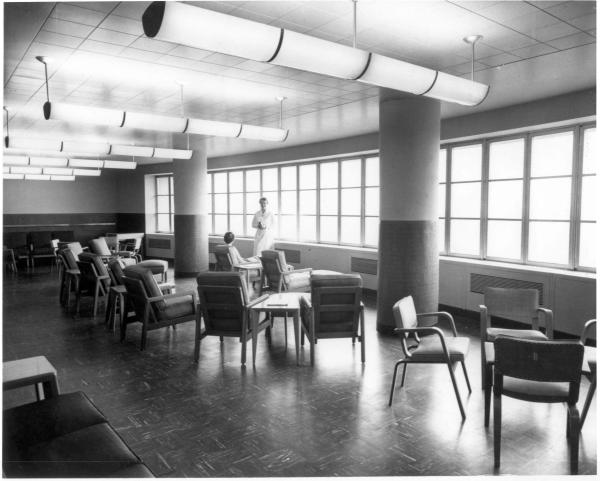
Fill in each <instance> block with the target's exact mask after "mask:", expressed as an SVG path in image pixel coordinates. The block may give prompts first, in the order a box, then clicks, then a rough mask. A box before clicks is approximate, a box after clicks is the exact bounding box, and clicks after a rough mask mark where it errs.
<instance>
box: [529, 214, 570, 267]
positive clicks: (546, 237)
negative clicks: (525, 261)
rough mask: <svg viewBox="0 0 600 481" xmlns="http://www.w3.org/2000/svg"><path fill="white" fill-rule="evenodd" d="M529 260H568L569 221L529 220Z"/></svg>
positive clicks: (555, 262)
mask: <svg viewBox="0 0 600 481" xmlns="http://www.w3.org/2000/svg"><path fill="white" fill-rule="evenodd" d="M529 260H530V261H534V262H546V263H551V264H567V263H568V262H569V223H568V222H530V223H529Z"/></svg>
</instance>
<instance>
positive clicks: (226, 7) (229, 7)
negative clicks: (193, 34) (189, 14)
mask: <svg viewBox="0 0 600 481" xmlns="http://www.w3.org/2000/svg"><path fill="white" fill-rule="evenodd" d="M188 3H189V4H190V5H195V6H197V7H200V8H207V9H209V10H214V11H215V12H223V13H229V12H231V11H233V10H235V9H236V8H238V7H239V6H240V5H243V4H244V3H246V2H214V1H209V2H188Z"/></svg>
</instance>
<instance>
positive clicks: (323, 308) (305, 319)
mask: <svg viewBox="0 0 600 481" xmlns="http://www.w3.org/2000/svg"><path fill="white" fill-rule="evenodd" d="M310 293H311V295H310V300H309V299H308V298H307V297H306V296H302V298H301V299H300V319H301V326H302V334H301V336H302V341H304V334H305V333H306V335H307V337H308V340H309V342H310V363H311V365H314V363H315V353H314V351H315V345H316V344H317V340H318V339H332V338H341V337H348V338H351V339H352V344H354V343H355V340H356V339H357V338H358V340H359V342H360V344H361V346H360V359H361V362H365V320H364V306H363V304H362V278H361V277H360V275H358V274H315V275H313V276H311V290H310Z"/></svg>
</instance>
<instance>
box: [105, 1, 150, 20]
mask: <svg viewBox="0 0 600 481" xmlns="http://www.w3.org/2000/svg"><path fill="white" fill-rule="evenodd" d="M150 3H152V2H121V3H120V4H119V6H118V7H117V8H115V9H114V10H113V12H112V13H113V14H115V15H119V16H121V17H127V18H132V19H134V20H139V19H140V18H142V15H143V14H144V11H145V10H146V8H148V6H149V5H150Z"/></svg>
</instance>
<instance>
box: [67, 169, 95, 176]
mask: <svg viewBox="0 0 600 481" xmlns="http://www.w3.org/2000/svg"><path fill="white" fill-rule="evenodd" d="M101 173H102V171H101V170H92V169H73V175H74V176H75V177H78V176H83V177H100V174H101Z"/></svg>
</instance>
